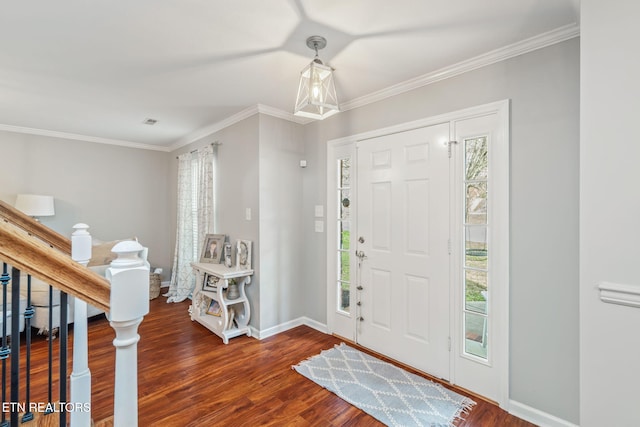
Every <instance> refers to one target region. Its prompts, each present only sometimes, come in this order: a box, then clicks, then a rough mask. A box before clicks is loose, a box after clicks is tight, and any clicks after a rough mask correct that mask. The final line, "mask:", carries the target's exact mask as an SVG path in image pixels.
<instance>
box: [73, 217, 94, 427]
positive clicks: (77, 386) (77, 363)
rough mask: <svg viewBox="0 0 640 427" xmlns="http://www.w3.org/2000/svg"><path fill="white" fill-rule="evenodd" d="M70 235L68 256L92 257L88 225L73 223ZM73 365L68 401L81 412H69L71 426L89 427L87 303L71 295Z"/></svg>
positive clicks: (81, 260)
mask: <svg viewBox="0 0 640 427" xmlns="http://www.w3.org/2000/svg"><path fill="white" fill-rule="evenodd" d="M73 228H74V230H75V231H74V232H73V234H71V258H72V259H73V260H74V261H77V262H78V263H80V264H82V265H84V266H86V265H87V264H88V263H89V260H90V259H91V234H89V232H88V231H87V230H88V229H89V226H88V225H87V224H76V225H74V226H73ZM74 304H75V306H74V321H73V322H74V327H73V368H72V372H71V379H70V387H71V403H73V404H74V405H79V404H82V406H76V407H81V408H82V409H83V411H76V410H74V411H73V412H71V419H70V421H71V426H72V427H90V426H91V371H89V354H88V337H87V303H86V302H84V301H82V300H81V299H80V298H74Z"/></svg>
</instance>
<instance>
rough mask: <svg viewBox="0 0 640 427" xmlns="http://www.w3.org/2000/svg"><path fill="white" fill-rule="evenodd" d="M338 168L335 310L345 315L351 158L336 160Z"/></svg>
mask: <svg viewBox="0 0 640 427" xmlns="http://www.w3.org/2000/svg"><path fill="white" fill-rule="evenodd" d="M337 162H338V167H337V172H338V177H337V178H338V179H337V183H338V187H337V189H336V198H337V204H336V206H337V207H338V212H337V218H338V226H337V227H336V230H337V235H336V247H337V253H336V256H337V263H336V265H337V270H338V271H337V281H336V292H337V299H336V301H337V310H338V311H341V312H345V313H349V312H350V311H351V282H352V276H351V269H350V264H351V258H350V257H351V255H350V251H349V250H350V239H351V224H352V218H351V210H352V207H351V195H352V193H351V157H350V156H349V157H344V158H341V159H338V160H337Z"/></svg>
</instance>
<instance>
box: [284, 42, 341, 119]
mask: <svg viewBox="0 0 640 427" xmlns="http://www.w3.org/2000/svg"><path fill="white" fill-rule="evenodd" d="M326 45H327V40H326V39H325V38H324V37H322V36H311V37H309V38H308V39H307V46H308V47H309V48H310V49H313V50H315V52H316V56H315V58H314V59H313V61H311V63H310V64H309V65H307V66H306V67H304V69H303V70H302V71H301V72H300V83H299V84H298V96H297V98H296V107H295V110H294V112H293V114H294V115H296V116H302V117H309V118H311V119H317V120H322V119H324V118H327V117H329V116H332V115H334V114H336V113H338V112H339V111H340V109H339V107H338V97H337V96H336V86H335V84H334V81H333V68H331V67H328V66H326V65H324V64H323V63H322V61H321V60H320V58H319V57H318V49H323V48H324V47H325V46H326Z"/></svg>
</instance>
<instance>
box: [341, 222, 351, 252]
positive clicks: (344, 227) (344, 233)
mask: <svg viewBox="0 0 640 427" xmlns="http://www.w3.org/2000/svg"><path fill="white" fill-rule="evenodd" d="M350 228H351V225H350V223H349V222H348V221H340V223H339V229H340V248H339V249H342V250H345V251H348V250H349V242H350V237H351V233H350Z"/></svg>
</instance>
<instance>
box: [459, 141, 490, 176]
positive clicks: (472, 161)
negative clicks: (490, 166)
mask: <svg viewBox="0 0 640 427" xmlns="http://www.w3.org/2000/svg"><path fill="white" fill-rule="evenodd" d="M464 144H465V148H464V150H465V155H466V156H465V180H467V181H474V180H486V179H487V137H486V136H482V137H480V138H473V139H466V140H465V141H464Z"/></svg>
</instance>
